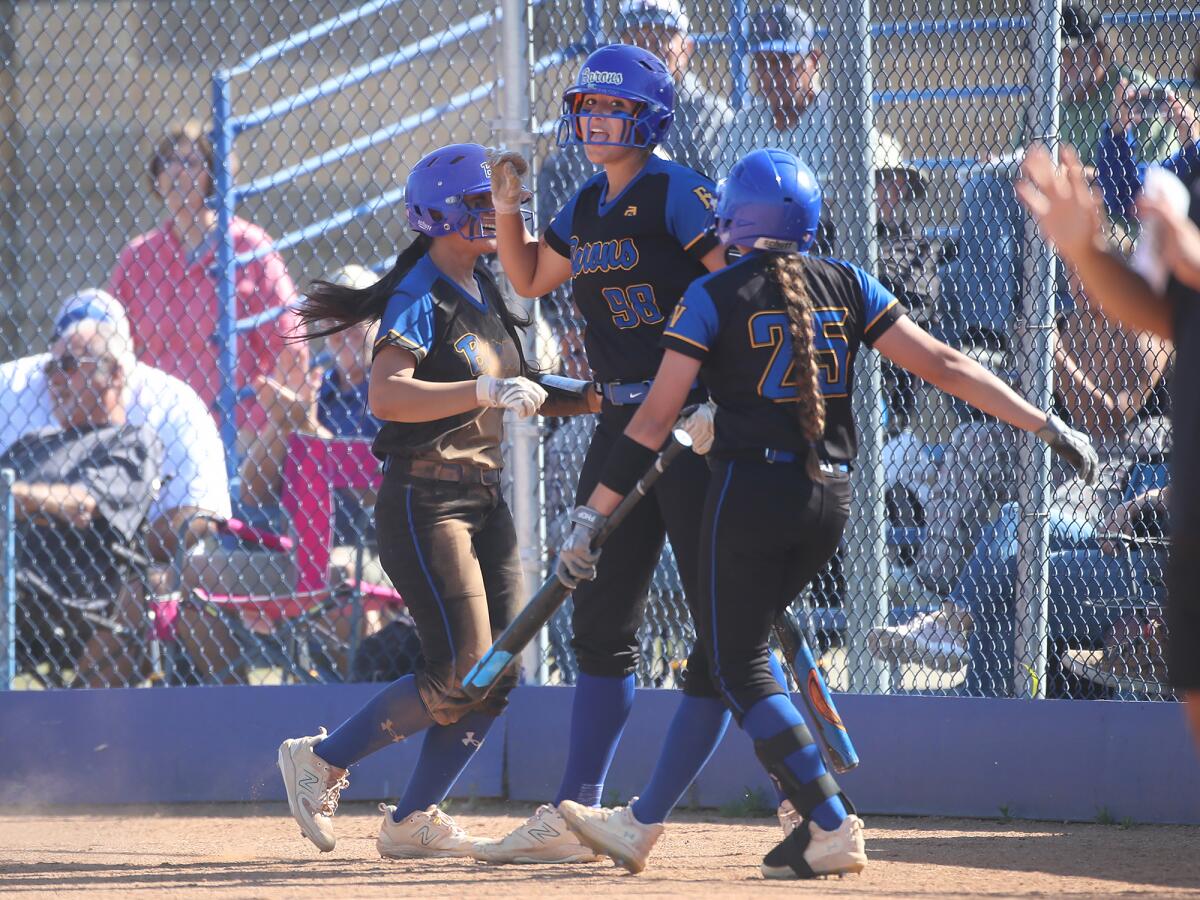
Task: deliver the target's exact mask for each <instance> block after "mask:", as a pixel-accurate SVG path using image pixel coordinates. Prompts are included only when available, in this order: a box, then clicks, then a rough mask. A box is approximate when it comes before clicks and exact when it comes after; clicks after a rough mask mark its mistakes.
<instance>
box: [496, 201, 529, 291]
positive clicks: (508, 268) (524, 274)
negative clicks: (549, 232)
mask: <svg viewBox="0 0 1200 900" xmlns="http://www.w3.org/2000/svg"><path fill="white" fill-rule="evenodd" d="M496 252H497V253H498V255H499V256H500V265H501V266H502V267H503V268H504V274H505V275H506V276H507V277H508V280H509V283H510V284H512V286H513V290H514V291H516V292H517V293H518V294H520V295H521V296H522V297H536V296H537V294H536V293H535V292H534V287H535V286H536V285H535V280H536V278H537V270H538V242H537V238H535V237H534V236H533V235H531V234H530V233H529V231H528V230H526V228H525V219H524V217H523V216H522V215H521V214H520V213H519V212H517V213H497V214H496Z"/></svg>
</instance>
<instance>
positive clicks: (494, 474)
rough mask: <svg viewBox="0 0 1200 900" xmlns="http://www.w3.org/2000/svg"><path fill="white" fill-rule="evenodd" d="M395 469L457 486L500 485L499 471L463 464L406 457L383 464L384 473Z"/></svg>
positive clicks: (389, 458)
mask: <svg viewBox="0 0 1200 900" xmlns="http://www.w3.org/2000/svg"><path fill="white" fill-rule="evenodd" d="M393 469H395V470H396V471H397V472H401V473H403V474H405V475H411V476H412V477H413V478H428V479H430V480H431V481H450V482H454V483H457V484H499V483H500V470H499V469H483V468H480V467H479V466H472V465H465V464H463V463H443V462H434V461H433V460H429V459H410V458H408V457H405V456H389V457H388V458H387V459H386V460H384V463H383V471H385V472H390V471H392V470H393Z"/></svg>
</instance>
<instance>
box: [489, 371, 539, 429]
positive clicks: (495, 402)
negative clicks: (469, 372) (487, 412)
mask: <svg viewBox="0 0 1200 900" xmlns="http://www.w3.org/2000/svg"><path fill="white" fill-rule="evenodd" d="M546 396H547V395H546V391H545V389H544V388H543V387H542V386H541V385H540V384H537V383H536V382H533V381H530V380H529V379H528V378H524V377H522V376H520V375H518V376H517V377H516V378H493V377H492V376H491V375H480V376H479V377H478V378H476V379H475V399H476V401H478V403H479V405H480V406H485V407H498V406H499V407H503V408H504V409H511V410H512V411H513V412H515V413H516V414H517V415H518V416H520V417H521V418H522V419H527V418H529V417H530V416H532V415H533V414H534V413H535V412H537V411H538V408H539V407H540V406H541V405H542V404H543V403H545V402H546Z"/></svg>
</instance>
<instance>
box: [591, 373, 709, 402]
mask: <svg viewBox="0 0 1200 900" xmlns="http://www.w3.org/2000/svg"><path fill="white" fill-rule="evenodd" d="M653 384H654V379H653V378H651V379H649V380H647V381H605V382H601V384H600V396H602V397H603V398H604V399H605V400H607V401H608V402H609V403H611V404H612V405H613V406H639V405H641V404H642V403H644V402H645V401H646V398H647V397H648V396H650V388H651V386H652V385H653ZM698 390H700V382H699V381H697V382H696V383H695V384H693V385H692V390H691V392H690V393H689V395H688V398H689V400H690V399H691V394H692V393H695V392H696V391H698ZM701 399H702V398H701Z"/></svg>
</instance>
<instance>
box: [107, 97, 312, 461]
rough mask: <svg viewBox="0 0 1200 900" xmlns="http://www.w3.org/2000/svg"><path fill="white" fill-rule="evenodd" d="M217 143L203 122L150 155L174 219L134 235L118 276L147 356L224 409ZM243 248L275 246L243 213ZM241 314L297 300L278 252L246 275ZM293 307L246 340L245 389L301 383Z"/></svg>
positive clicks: (112, 287)
mask: <svg viewBox="0 0 1200 900" xmlns="http://www.w3.org/2000/svg"><path fill="white" fill-rule="evenodd" d="M212 170H213V149H212V143H211V142H210V140H209V137H208V134H207V132H206V130H205V128H204V126H203V125H202V124H201V123H200V122H199V121H196V120H192V121H188V122H186V123H184V124H183V125H180V126H175V127H172V128H171V129H169V130H168V131H167V133H166V135H165V136H164V138H163V139H162V141H161V142H159V145H158V147H157V149H156V151H155V153H154V156H153V157H151V159H150V167H149V174H150V183H151V188H152V190H153V191H154V193H155V194H156V195H157V196H158V197H160V198H162V201H163V203H164V205H165V206H166V209H167V213H168V216H167V219H166V220H165V221H164V222H163V224H162V225H160V226H159V227H158V228H156V229H154V230H153V231H150V232H147V233H146V234H143V235H139V236H138V237H136V238H134V239H133V240H132V241H130V242H129V243H128V244H126V245H125V248H124V249H123V250H122V251H121V255H120V258H119V259H118V261H117V265H116V268H115V269H113V272H112V275H111V277H110V279H109V292H110V293H112V294H113V295H114V296H116V297H117V298H118V299H119V300H120V301H121V302H122V303H123V304H124V305H125V308H126V310H127V311H128V315H129V321H130V325H131V326H132V331H133V336H134V341H135V342H136V344H137V355H138V358H139V359H140V360H142V361H143V362H145V363H148V364H149V365H152V366H155V367H157V368H159V369H162V370H163V371H165V372H168V373H169V374H171V375H174V376H176V377H177V378H179V379H181V380H183V381H184V382H186V383H187V384H189V385H191V387H192V388H193V389H194V390H195V391H196V392H197V393H198V394H199V395H200V397H201V398H202V399H203V400H204V401H205V403H207V404H208V405H209V407H210V408H211V409H215V404H216V400H217V395H218V393H219V391H220V387H221V382H220V375H219V369H218V366H217V354H218V351H219V347H218V345H217V343H216V342H215V341H214V340H212V336H213V335H214V334H216V332H217V323H218V321H219V308H220V303H219V301H218V298H217V282H216V279H215V277H214V276H215V272H214V266H215V263H216V239H217V232H216V224H217V214H216V212H215V210H213V209H211V208H209V206H208V203H207V201H208V199H209V198H210V197H211V195H212V192H213V180H212V176H211V172H212ZM232 231H233V243H234V252H235V253H237V254H242V253H249V252H252V251H255V250H259V249H261V248H263V247H268V246H270V243H271V239H270V238H269V237H268V236H267V234H266V232H264V231H263V230H262V229H261V228H259V227H258V226H257V225H252V224H251V223H249V222H247V221H245V220H243V219H239V218H236V217H235V218H234V220H233V226H232ZM236 284H237V299H238V303H237V315H238V317H239V318H242V317H245V316H250V315H254V314H255V313H259V312H262V311H263V310H266V309H271V308H273V307H278V306H290V305H291V304H292V303H293V302H294V301H295V300H296V299H297V295H296V287H295V285H294V284H293V283H292V279H291V277H290V276H289V275H288V272H287V267H286V266H285V265H284V262H283V259H282V257H280V255H279V254H278V253H276V252H274V251H272V252H271V253H268V254H267V255H266V256H263V257H261V258H259V259H256V260H254V261H253V262H250V263H247V264H246V265H245V266H242V267H240V268H239V269H238V271H237V281H236ZM296 321H297V320H296V317H295V315H294V314H293V313H292V312H290V311H288V312H285V313H283V315H281V316H280V317H279V318H278V319H276V320H275V321H274V322H270V323H268V324H266V325H263V326H261V327H259V328H258V329H256V330H254V331H250V332H246V333H243V334H240V335H239V336H238V365H237V385H236V387H237V388H241V387H244V386H246V385H250V384H253V383H254V381H255V379H256V378H258V377H260V376H272V377H274V378H275V379H277V380H278V381H280V382H282V383H283V384H285V385H288V386H291V387H293V388H295V389H299V388H300V387H301V386H302V385H303V384H304V375H305V371H306V369H307V363H308V351H307V349H306V348H305V345H304V343H303V342H295V343H293V342H289V341H286V340H285V338H286V336H287V335H288V334H290V333H291V331H292V329H293V328H294V327H295V324H296ZM242 443H243V446H244V441H243V442H242Z"/></svg>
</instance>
